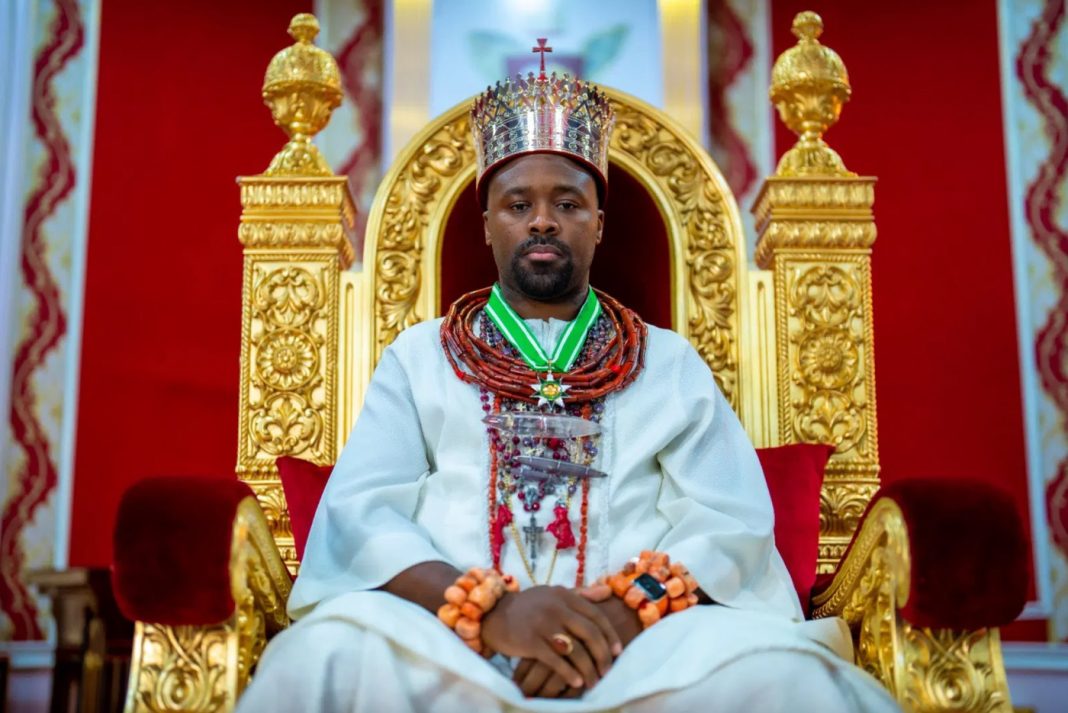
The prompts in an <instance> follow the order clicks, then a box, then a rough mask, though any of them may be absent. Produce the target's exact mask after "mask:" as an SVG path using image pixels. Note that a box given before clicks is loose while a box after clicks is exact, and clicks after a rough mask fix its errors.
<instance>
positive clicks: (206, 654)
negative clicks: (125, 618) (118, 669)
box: [127, 622, 233, 713]
mask: <svg viewBox="0 0 1068 713" xmlns="http://www.w3.org/2000/svg"><path fill="white" fill-rule="evenodd" d="M229 635H230V630H229V627H228V626H226V625H220V626H213V627H195V626H175V627H171V626H157V625H155V624H143V623H140V622H138V624H137V632H136V637H137V640H136V642H135V657H138V656H139V662H138V663H139V665H138V666H137V667H136V673H137V678H136V679H135V678H134V676H133V673H131V680H130V688H131V694H133V695H131V696H130V698H132V700H130V698H128V701H127V710H128V711H151V712H152V713H164V712H169V711H190V712H195V713H213V712H214V711H219V710H225V709H226V708H232V707H233V703H232V702H231V701H228V700H227V690H226V685H225V683H226V678H227V671H226V665H227V658H228V657H227V653H228V645H227V639H228V637H229Z"/></svg>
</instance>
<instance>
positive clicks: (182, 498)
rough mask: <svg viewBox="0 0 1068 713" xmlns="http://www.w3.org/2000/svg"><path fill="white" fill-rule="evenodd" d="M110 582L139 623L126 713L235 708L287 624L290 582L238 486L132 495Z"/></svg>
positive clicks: (121, 516) (169, 483)
mask: <svg viewBox="0 0 1068 713" xmlns="http://www.w3.org/2000/svg"><path fill="white" fill-rule="evenodd" d="M112 577H113V581H114V590H115V596H116V600H117V601H118V603H119V607H120V609H121V610H122V612H123V614H125V615H126V616H127V617H129V618H130V619H133V620H135V621H136V622H137V623H136V626H135V631H134V651H133V658H132V661H131V668H130V681H129V689H128V692H127V698H126V710H127V711H142V710H146V711H147V710H152V711H186V710H190V711H191V710H232V709H233V708H234V706H235V705H236V703H237V697H238V695H240V692H241V691H242V690H243V689H244V687H245V685H246V684H247V683H248V678H249V674H250V672H251V670H252V668H253V667H254V666H255V664H256V662H257V661H258V660H259V656H260V653H261V652H262V651H263V647H264V646H265V645H266V643H267V640H268V638H270V636H272V635H273V634H275V633H276V632H278V631H280V630H281V629H283V628H285V627H286V626H287V625H288V624H289V619H288V616H287V615H286V610H285V605H286V600H287V599H288V597H289V591H290V588H291V586H292V580H291V579H290V576H289V573H288V571H287V570H286V567H285V564H284V563H283V561H282V558H281V556H280V554H279V552H278V549H277V547H276V546H275V544H274V540H273V538H272V537H271V532H270V528H269V526H268V524H267V521H266V519H265V518H264V515H263V512H262V510H261V509H260V506H259V503H258V502H257V501H256V498H255V496H254V495H253V493H252V490H251V489H250V488H249V487H248V486H247V485H245V484H244V483H241V482H239V481H236V480H234V481H230V480H219V479H214V478H192V477H175V478H155V479H150V480H145V481H142V482H140V483H138V484H136V485H135V486H133V487H132V488H130V489H129V490H128V491H127V492H126V494H125V495H124V496H123V499H122V502H121V503H120V505H119V513H118V517H117V520H116V528H115V555H114V563H113V566H112Z"/></svg>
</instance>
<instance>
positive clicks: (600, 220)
mask: <svg viewBox="0 0 1068 713" xmlns="http://www.w3.org/2000/svg"><path fill="white" fill-rule="evenodd" d="M602 233H604V211H603V210H601V209H600V208H598V209H597V244H598V245H600V244H601V237H602Z"/></svg>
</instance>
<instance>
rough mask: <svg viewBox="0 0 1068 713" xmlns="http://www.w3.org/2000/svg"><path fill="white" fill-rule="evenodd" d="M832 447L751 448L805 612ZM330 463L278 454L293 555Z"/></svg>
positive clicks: (301, 547)
mask: <svg viewBox="0 0 1068 713" xmlns="http://www.w3.org/2000/svg"><path fill="white" fill-rule="evenodd" d="M833 450H834V448H833V447H832V446H823V445H809V444H799V445H789V446H781V447H779V448H760V449H757V456H758V457H759V458H760V464H761V465H762V466H763V468H764V476H765V478H766V479H767V482H768V490H769V491H770V492H771V501H772V505H773V506H774V508H775V544H776V546H777V547H778V548H779V552H780V554H782V558H783V560H784V561H785V562H786V568H787V569H788V570H789V571H790V577H791V578H792V579H793V582H794V588H795V589H796V590H797V596H798V598H799V599H800V600H801V602H802V603H803V604H804V607H805V610H806V612H807V610H808V602H809V594H810V592H811V590H812V586H813V584H815V581H816V557H817V554H818V548H819V537H820V487H821V486H822V485H823V469H824V466H825V465H826V464H827V459H828V458H829V457H830V455H831V452H832V451H833ZM332 469H333V468H332V466H319V465H315V464H314V463H309V462H308V461H305V460H301V459H299V458H291V457H283V458H279V459H278V473H279V475H280V477H281V479H282V487H283V489H284V490H285V494H286V502H287V503H288V505H289V521H290V524H291V525H292V528H293V540H294V543H295V545H296V548H297V556H298V557H299V558H303V557H304V545H305V543H307V541H308V531H309V530H310V529H311V524H312V519H313V518H314V517H315V509H316V508H317V507H318V505H319V500H320V498H321V497H322V494H323V489H324V488H325V487H326V481H327V479H329V477H330V471H331V470H332Z"/></svg>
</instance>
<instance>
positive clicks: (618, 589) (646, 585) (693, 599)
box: [599, 550, 697, 629]
mask: <svg viewBox="0 0 1068 713" xmlns="http://www.w3.org/2000/svg"><path fill="white" fill-rule="evenodd" d="M599 585H600V586H601V587H604V586H607V587H608V588H610V589H611V591H612V594H614V595H616V596H617V597H619V598H620V599H622V600H623V603H624V604H626V605H627V606H628V607H630V608H631V609H634V610H636V611H637V612H638V618H639V619H640V620H641V622H642V628H644V629H648V628H649V627H650V626H652V625H653V624H655V623H656V622H658V621H660V619H661V618H663V617H665V616H667V615H668V614H672V613H674V612H679V611H682V610H683V609H689V608H690V607H692V606H694V605H696V604H697V580H695V579H694V578H693V575H691V574H690V572H689V570H687V569H686V567H684V566H683V565H682V563H681V562H672V561H671V558H670V557H668V555H667V553H666V552H651V551H649V550H644V551H643V552H642V553H641V555H640V556H639V557H638V558H637V559H633V560H630V561H629V562H627V563H626V564H625V565H624V566H623V569H622V570H621V571H619V572H618V573H616V574H613V575H611V576H609V577H606V578H604V579H602V580H601V581H600V582H599ZM604 594H606V595H607V592H605V593H604Z"/></svg>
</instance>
